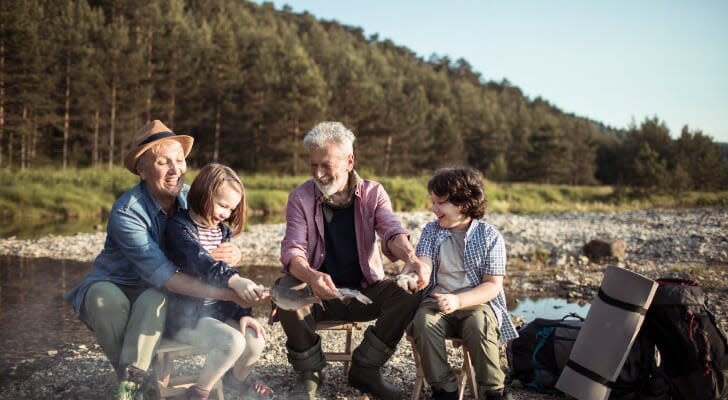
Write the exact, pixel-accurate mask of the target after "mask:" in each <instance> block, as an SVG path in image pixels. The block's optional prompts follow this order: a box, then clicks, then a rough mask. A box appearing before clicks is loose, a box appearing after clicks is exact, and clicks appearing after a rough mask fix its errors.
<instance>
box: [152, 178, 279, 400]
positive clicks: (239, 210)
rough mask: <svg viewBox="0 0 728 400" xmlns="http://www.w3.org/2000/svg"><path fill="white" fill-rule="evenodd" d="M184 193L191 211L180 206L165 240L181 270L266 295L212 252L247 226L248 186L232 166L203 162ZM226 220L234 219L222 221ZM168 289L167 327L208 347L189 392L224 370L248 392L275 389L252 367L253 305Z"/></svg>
mask: <svg viewBox="0 0 728 400" xmlns="http://www.w3.org/2000/svg"><path fill="white" fill-rule="evenodd" d="M187 201H188V207H189V208H188V211H187V212H182V213H177V214H176V215H175V216H174V217H173V218H172V220H170V221H169V222H168V223H167V229H166V232H165V245H166V251H167V255H168V256H169V258H170V260H171V261H172V262H173V263H174V264H175V265H177V266H178V267H179V270H180V271H181V272H184V273H187V274H190V275H193V276H196V277H198V278H200V279H202V280H204V281H206V282H207V283H209V284H211V285H213V286H218V287H224V288H225V287H228V286H232V285H233V283H235V284H236V285H240V286H238V287H239V288H240V290H239V292H242V293H244V300H245V301H246V302H249V303H252V302H254V301H256V300H260V299H262V298H264V297H265V294H264V293H263V289H262V287H260V286H258V285H257V284H255V283H254V282H253V281H251V280H249V279H246V278H241V277H240V276H236V275H238V271H237V270H236V269H235V268H232V267H231V266H230V265H228V264H226V263H225V262H222V261H218V260H215V259H214V258H212V257H211V256H210V253H209V251H210V249H213V248H215V247H217V246H218V245H219V244H220V243H221V242H227V241H229V240H230V238H231V236H232V235H234V234H235V235H237V234H239V233H240V232H242V230H243V227H244V226H245V214H246V204H245V188H244V187H243V184H242V182H241V181H240V179H239V178H238V177H237V175H236V174H235V172H234V171H233V170H232V169H230V168H229V167H226V166H224V165H220V164H208V165H206V166H205V167H203V168H202V169H201V170H200V173H199V174H198V175H197V177H196V178H195V180H194V181H193V182H192V186H191V187H190V192H189V194H188V196H187ZM226 220H229V224H230V227H228V225H226V224H223V223H222V222H223V221H226ZM231 278H234V279H231ZM167 296H168V300H169V305H168V309H167V333H168V334H169V335H171V336H172V337H173V338H174V339H175V340H177V341H180V342H182V343H188V344H192V345H195V346H198V347H201V348H204V349H207V350H208V353H207V357H206V359H205V365H204V366H203V367H202V370H201V371H200V375H199V376H198V378H197V383H196V384H195V385H194V386H191V387H190V388H189V389H188V390H187V398H188V399H207V398H208V395H209V393H210V389H212V386H213V385H214V384H215V382H217V380H218V379H220V378H221V377H223V375H225V384H226V385H228V386H230V387H233V388H236V389H238V390H239V391H241V392H243V394H245V395H248V396H251V395H252V396H254V397H258V398H270V397H272V394H273V391H272V390H271V389H270V388H269V387H268V386H265V385H263V384H262V383H260V382H256V381H255V380H254V379H253V378H252V376H251V375H250V371H251V369H252V367H253V365H254V364H255V362H256V361H258V358H259V357H260V354H261V352H262V350H263V347H264V338H265V334H264V331H263V327H262V326H261V324H260V323H259V322H258V321H257V320H255V319H254V318H253V317H252V316H251V309H250V308H243V307H240V306H239V305H237V304H235V303H233V302H229V301H218V300H214V299H202V298H196V297H189V296H184V295H179V294H174V293H169V294H168V295H167ZM230 367H232V369H230ZM226 371H227V373H226Z"/></svg>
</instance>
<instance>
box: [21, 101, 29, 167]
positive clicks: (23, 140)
mask: <svg viewBox="0 0 728 400" xmlns="http://www.w3.org/2000/svg"><path fill="white" fill-rule="evenodd" d="M21 119H22V121H23V122H22V126H23V130H25V132H23V131H21V136H20V169H21V170H23V169H25V160H26V156H27V154H26V151H27V150H26V148H25V146H26V144H27V140H28V132H27V125H28V122H27V120H28V107H26V106H23V112H22V113H21Z"/></svg>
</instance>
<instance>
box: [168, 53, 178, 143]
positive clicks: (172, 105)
mask: <svg viewBox="0 0 728 400" xmlns="http://www.w3.org/2000/svg"><path fill="white" fill-rule="evenodd" d="M170 58H171V60H170V62H171V64H172V67H171V68H172V69H171V71H170V75H171V76H170V82H172V84H171V85H170V86H171V87H170V90H171V93H170V95H169V110H168V111H167V123H168V125H167V126H169V129H172V130H174V114H175V111H176V107H177V70H178V68H177V50H174V49H173V50H172V56H171V57H170Z"/></svg>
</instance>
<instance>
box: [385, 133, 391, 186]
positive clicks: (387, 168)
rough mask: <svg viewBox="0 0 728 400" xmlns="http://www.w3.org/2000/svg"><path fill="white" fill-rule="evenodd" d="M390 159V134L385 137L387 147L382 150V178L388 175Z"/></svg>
mask: <svg viewBox="0 0 728 400" xmlns="http://www.w3.org/2000/svg"><path fill="white" fill-rule="evenodd" d="M391 159H392V134H391V133H390V134H388V135H387V147H386V148H385V150H384V176H388V175H389V165H390V162H391Z"/></svg>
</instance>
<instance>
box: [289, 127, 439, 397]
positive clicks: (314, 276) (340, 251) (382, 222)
mask: <svg viewBox="0 0 728 400" xmlns="http://www.w3.org/2000/svg"><path fill="white" fill-rule="evenodd" d="M354 140H355V137H354V134H353V133H352V132H351V130H349V129H347V128H346V127H345V126H344V125H343V124H342V123H340V122H322V123H319V124H318V125H316V126H315V127H314V128H313V129H311V131H310V132H308V133H307V134H306V136H305V137H304V139H303V143H304V145H305V146H306V148H307V149H308V151H309V161H310V166H311V174H312V179H309V180H308V181H306V182H305V183H303V184H302V185H300V186H298V187H297V188H296V189H294V190H293V192H291V194H290V195H289V197H288V206H287V208H286V233H285V236H284V238H283V240H282V242H281V258H280V260H281V263H282V264H283V271H284V273H285V274H286V275H285V276H284V277H282V278H281V279H279V281H278V282H277V285H280V286H283V287H288V288H292V289H294V290H304V291H307V292H309V293H312V294H313V295H314V296H316V297H318V298H319V299H321V300H322V303H323V304H313V305H308V306H304V307H302V308H299V309H297V310H288V311H287V310H283V309H278V310H277V311H276V312H277V316H278V318H279V319H280V321H281V325H282V326H283V330H284V331H285V333H286V336H287V338H288V340H287V342H286V347H287V350H288V360H289V362H290V363H291V365H292V366H293V369H294V370H296V371H297V372H299V378H298V380H297V382H296V385H295V387H294V389H293V393H292V396H291V398H294V399H313V398H315V395H316V390H317V388H318V387H319V385H320V384H321V379H322V377H323V375H322V373H321V371H322V370H323V368H324V367H325V366H326V362H325V361H324V357H323V352H322V350H321V338H320V336H319V335H318V334H317V333H316V323H317V322H322V321H332V320H344V321H371V320H374V319H376V323H375V324H374V325H373V326H370V327H369V328H368V329H367V330H366V331H365V332H364V339H363V340H362V342H361V343H360V344H359V346H358V347H357V348H356V350H355V351H354V355H353V358H352V365H351V368H350V370H349V375H348V381H349V384H350V385H352V386H353V387H355V388H357V389H359V390H361V391H362V392H365V393H372V394H374V395H376V396H378V397H380V398H383V399H398V398H401V396H402V393H401V390H400V389H398V388H396V387H394V386H392V385H391V384H390V383H389V382H387V381H386V380H384V378H383V377H382V374H381V368H382V366H383V365H384V364H385V363H386V362H387V360H389V358H390V357H391V356H392V354H393V353H394V351H395V349H396V347H397V344H398V343H399V341H400V339H401V338H402V335H403V333H404V330H405V328H406V327H407V325H408V324H409V323H410V320H411V319H412V317H413V316H414V313H415V311H416V309H417V306H418V305H419V303H420V295H419V293H417V291H416V290H413V291H412V292H413V293H409V292H407V291H405V290H404V289H402V288H401V287H400V286H398V285H397V283H396V282H395V280H393V279H385V276H384V269H383V266H382V260H381V257H380V255H379V251H378V250H377V249H376V235H379V237H380V239H381V247H382V252H383V253H384V254H385V255H386V256H387V257H389V258H390V259H393V260H394V259H397V260H402V261H404V262H405V266H404V268H403V271H402V273H414V274H416V275H417V276H418V279H417V290H421V289H423V288H424V287H425V286H426V285H427V284H428V283H429V276H430V270H429V267H428V266H427V265H426V264H424V263H422V262H421V261H420V260H419V259H418V258H417V256H416V255H415V251H414V248H413V247H412V245H411V244H410V242H409V238H408V236H407V232H406V231H405V230H404V229H403V228H402V225H401V224H400V222H399V221H398V219H397V218H396V216H395V215H394V213H393V212H392V207H391V203H390V200H389V196H388V195H387V193H386V192H385V190H384V188H383V187H382V185H380V184H379V183H377V182H374V181H371V180H366V179H362V178H360V177H359V175H358V174H357V173H356V171H354V160H355V159H354V151H353V144H354ZM340 288H348V289H356V290H359V291H361V292H362V293H363V294H364V295H365V296H367V297H369V298H370V299H371V300H372V303H371V304H364V303H361V302H359V301H356V300H351V299H342V298H341V292H340V291H339V289H340ZM342 300H344V301H342ZM346 300H351V301H346Z"/></svg>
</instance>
